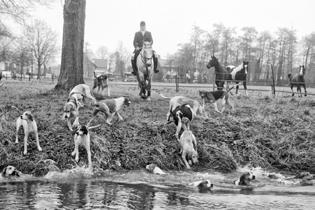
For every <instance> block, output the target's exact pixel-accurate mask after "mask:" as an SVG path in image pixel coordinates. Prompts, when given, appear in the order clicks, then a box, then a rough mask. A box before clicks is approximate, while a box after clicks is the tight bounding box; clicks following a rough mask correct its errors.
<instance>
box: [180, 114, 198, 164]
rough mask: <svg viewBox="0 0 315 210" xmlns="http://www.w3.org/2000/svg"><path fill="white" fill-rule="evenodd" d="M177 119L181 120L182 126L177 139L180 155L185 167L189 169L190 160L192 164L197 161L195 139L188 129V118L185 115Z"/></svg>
mask: <svg viewBox="0 0 315 210" xmlns="http://www.w3.org/2000/svg"><path fill="white" fill-rule="evenodd" d="M178 120H179V121H182V125H183V128H184V132H183V133H182V135H181V136H180V139H179V143H180V146H181V156H182V160H183V161H184V163H185V166H186V168H187V169H190V164H189V162H190V160H191V162H192V164H197V163H198V152H197V140H196V137H195V135H194V134H193V133H192V131H191V130H190V126H189V123H190V120H189V119H188V118H186V117H183V118H182V119H181V118H179V119H178ZM187 160H188V161H189V162H188V161H187Z"/></svg>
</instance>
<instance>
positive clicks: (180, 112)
mask: <svg viewBox="0 0 315 210" xmlns="http://www.w3.org/2000/svg"><path fill="white" fill-rule="evenodd" d="M171 116H172V118H173V119H174V123H175V125H176V133H175V137H176V139H177V140H179V133H180V131H181V130H182V128H183V126H182V118H184V117H185V118H187V119H188V120H189V121H192V120H193V117H194V116H193V111H192V108H191V107H190V106H189V105H188V104H183V105H180V106H178V107H176V108H175V109H174V110H173V111H172V112H171ZM170 122H171V121H169V122H168V123H170Z"/></svg>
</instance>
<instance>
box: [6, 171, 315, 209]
mask: <svg viewBox="0 0 315 210" xmlns="http://www.w3.org/2000/svg"><path fill="white" fill-rule="evenodd" d="M229 176H230V177H234V176H235V174H231V175H229ZM229 176H228V177H226V176H223V175H221V174H216V173H193V172H172V173H170V174H168V175H165V176H160V175H153V174H148V173H146V172H144V171H133V172H128V173H114V172H108V173H107V174H105V175H104V176H102V177H98V178H82V177H81V176H79V177H80V178H73V177H71V178H70V179H66V178H65V176H59V175H58V174H57V175H55V176H50V177H49V180H48V179H45V178H41V179H35V178H31V179H27V180H10V181H9V182H8V181H7V180H6V181H4V180H2V181H1V182H0V209H10V210H11V209H245V208H246V209H247V210H249V209H255V210H258V209H277V210H278V209H315V187H314V186H306V187H301V186H296V185H283V184H277V183H275V182H271V181H269V180H267V179H263V178H260V181H259V182H263V183H264V184H266V185H265V186H264V187H262V188H257V189H255V190H254V191H240V190H237V189H225V188H218V187H215V188H214V189H213V192H212V193H199V192H198V191H197V190H196V189H195V188H194V187H193V186H191V185H189V183H190V182H191V181H196V180H202V179H205V178H210V179H211V180H213V182H214V184H215V183H216V182H219V181H220V180H221V181H222V180H224V179H227V178H230V177H229Z"/></svg>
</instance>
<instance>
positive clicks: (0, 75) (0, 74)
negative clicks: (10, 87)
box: [0, 71, 4, 87]
mask: <svg viewBox="0 0 315 210" xmlns="http://www.w3.org/2000/svg"><path fill="white" fill-rule="evenodd" d="M2 76H3V75H2V71H0V81H1V79H2ZM3 84H4V83H3V82H0V87H1V86H2V85H3Z"/></svg>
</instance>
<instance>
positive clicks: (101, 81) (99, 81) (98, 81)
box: [92, 72, 110, 100]
mask: <svg viewBox="0 0 315 210" xmlns="http://www.w3.org/2000/svg"><path fill="white" fill-rule="evenodd" d="M106 88H107V97H108V96H110V88H109V85H108V76H107V75H105V74H101V75H99V76H96V74H95V72H94V84H93V88H92V93H93V95H94V97H95V98H96V99H97V100H104V99H106V94H105V92H104V90H105V89H106Z"/></svg>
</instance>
